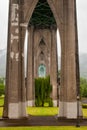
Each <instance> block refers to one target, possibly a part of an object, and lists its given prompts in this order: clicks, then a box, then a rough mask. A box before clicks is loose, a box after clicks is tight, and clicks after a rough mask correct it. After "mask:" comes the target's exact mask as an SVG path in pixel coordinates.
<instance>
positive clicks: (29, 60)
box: [26, 26, 35, 106]
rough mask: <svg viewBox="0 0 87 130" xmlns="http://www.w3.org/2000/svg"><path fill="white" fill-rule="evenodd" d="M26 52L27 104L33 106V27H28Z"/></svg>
mask: <svg viewBox="0 0 87 130" xmlns="http://www.w3.org/2000/svg"><path fill="white" fill-rule="evenodd" d="M28 31H29V34H28V54H27V57H28V58H27V90H26V94H27V105H28V106H34V104H35V103H34V100H35V92H34V91H35V89H34V52H33V51H34V47H33V46H34V28H33V27H32V26H31V27H29V29H28Z"/></svg>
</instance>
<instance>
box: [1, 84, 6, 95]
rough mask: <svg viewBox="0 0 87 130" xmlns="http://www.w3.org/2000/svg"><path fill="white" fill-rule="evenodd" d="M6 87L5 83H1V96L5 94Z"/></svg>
mask: <svg viewBox="0 0 87 130" xmlns="http://www.w3.org/2000/svg"><path fill="white" fill-rule="evenodd" d="M4 88H5V86H4V85H3V84H0V96H2V95H4V94H5V90H4Z"/></svg>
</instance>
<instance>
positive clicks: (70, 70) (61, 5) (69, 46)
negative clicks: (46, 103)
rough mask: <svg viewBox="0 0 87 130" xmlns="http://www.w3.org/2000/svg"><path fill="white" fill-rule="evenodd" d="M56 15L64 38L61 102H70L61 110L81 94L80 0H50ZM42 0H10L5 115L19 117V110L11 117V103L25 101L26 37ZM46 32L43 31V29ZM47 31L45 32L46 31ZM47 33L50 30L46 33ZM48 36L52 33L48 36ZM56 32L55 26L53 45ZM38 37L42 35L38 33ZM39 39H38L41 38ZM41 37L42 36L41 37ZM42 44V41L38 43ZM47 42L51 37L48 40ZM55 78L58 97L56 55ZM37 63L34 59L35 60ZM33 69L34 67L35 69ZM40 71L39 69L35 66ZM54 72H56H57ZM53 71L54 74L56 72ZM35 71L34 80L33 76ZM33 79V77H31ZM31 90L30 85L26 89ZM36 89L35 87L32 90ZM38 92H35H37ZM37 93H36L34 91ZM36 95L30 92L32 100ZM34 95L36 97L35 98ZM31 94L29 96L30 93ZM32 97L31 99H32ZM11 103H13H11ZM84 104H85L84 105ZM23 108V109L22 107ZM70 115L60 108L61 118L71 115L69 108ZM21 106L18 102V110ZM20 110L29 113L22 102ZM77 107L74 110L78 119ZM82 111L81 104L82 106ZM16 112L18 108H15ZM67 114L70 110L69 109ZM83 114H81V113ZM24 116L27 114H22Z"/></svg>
mask: <svg viewBox="0 0 87 130" xmlns="http://www.w3.org/2000/svg"><path fill="white" fill-rule="evenodd" d="M47 1H48V4H49V6H50V8H51V10H52V12H53V14H54V17H55V20H56V23H57V27H58V28H59V32H60V39H61V84H60V95H59V100H60V102H66V103H64V104H63V105H61V107H59V109H61V110H64V111H65V110H66V109H67V105H66V104H67V103H69V104H68V106H69V107H70V109H71V106H72V108H74V107H75V104H74V103H75V102H76V100H77V99H76V98H77V95H79V58H78V37H77V21H76V0H47ZM37 2H38V0H21V1H20V2H19V0H10V5H9V26H8V47H7V71H6V90H5V105H4V106H5V107H4V113H3V117H9V118H15V117H17V118H19V115H18V113H17V112H16V115H14V114H13V116H12V117H11V116H9V112H11V113H12V111H13V109H12V107H9V104H19V103H20V102H21V103H24V102H25V98H26V93H25V77H24V37H25V31H26V29H27V27H28V23H29V20H30V18H31V16H32V13H33V11H34V8H35V6H36V4H37ZM41 31H42V30H41ZM43 34H44V33H43ZM45 34H46V33H45ZM47 36H48V35H47ZM55 36H56V32H55V30H54V29H51V47H52V46H53V43H54V42H55V43H56V38H55ZM37 38H38V36H37ZM37 38H35V39H37ZM39 39H40V38H39ZM38 43H39V42H38ZM45 43H47V39H46V42H45ZM51 50H52V54H51V56H54V53H55V52H56V44H55V45H54V47H53V48H51ZM51 63H52V66H51V67H52V69H51V71H50V72H51V79H52V84H53V93H52V97H53V99H54V100H57V92H56V86H57V84H56V78H57V77H56V55H55V56H54V59H53V58H52V60H51ZM32 65H33V62H32ZM31 69H32V68H31ZM35 70H36V69H35ZM53 72H54V73H53ZM52 74H53V75H52ZM33 76H34V75H33V73H32V76H31V79H32V78H33ZM29 79H30V77H29ZM32 83H33V81H32ZM26 90H28V88H26ZM33 90H34V89H32V88H31V91H33ZM33 92H34V91H33ZM33 94H34V93H33ZM33 94H31V95H29V96H30V99H31V100H32V98H34V96H33ZM32 96H33V97H32ZM27 97H28V96H27ZM28 99H29V98H27V100H28ZM10 106H11V105H10ZM80 106H81V105H80ZM22 107H23V108H22ZM69 107H68V115H64V114H63V112H64V111H59V115H61V117H64V116H65V117H66V118H71V116H70V113H71V111H72V110H69ZM16 108H17V105H14V109H16ZM18 109H19V110H21V111H23V113H26V107H25V105H24V106H21V105H19V107H18ZM24 111H25V112H24ZM76 111H77V108H75V109H74V113H75V115H72V118H74V117H75V118H76ZM80 111H81V107H80ZM13 113H14V111H13ZM65 113H67V112H65ZM80 115H81V114H80ZM20 116H21V117H24V116H25V117H26V114H25V115H24V114H22V112H21V115H20Z"/></svg>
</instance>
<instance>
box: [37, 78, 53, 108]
mask: <svg viewBox="0 0 87 130" xmlns="http://www.w3.org/2000/svg"><path fill="white" fill-rule="evenodd" d="M51 92H52V85H50V76H47V77H46V78H37V79H35V105H36V106H37V107H39V106H44V103H45V102H48V103H49V106H50V107H51V106H53V103H52V99H51V97H50V94H51Z"/></svg>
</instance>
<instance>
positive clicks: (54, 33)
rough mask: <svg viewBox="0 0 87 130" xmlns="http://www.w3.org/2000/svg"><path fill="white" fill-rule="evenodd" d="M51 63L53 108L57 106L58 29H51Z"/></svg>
mask: <svg viewBox="0 0 87 130" xmlns="http://www.w3.org/2000/svg"><path fill="white" fill-rule="evenodd" d="M51 38H52V39H51V63H50V78H51V84H52V87H53V88H52V99H53V106H57V72H58V66H57V29H55V28H54V27H52V28H51Z"/></svg>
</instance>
